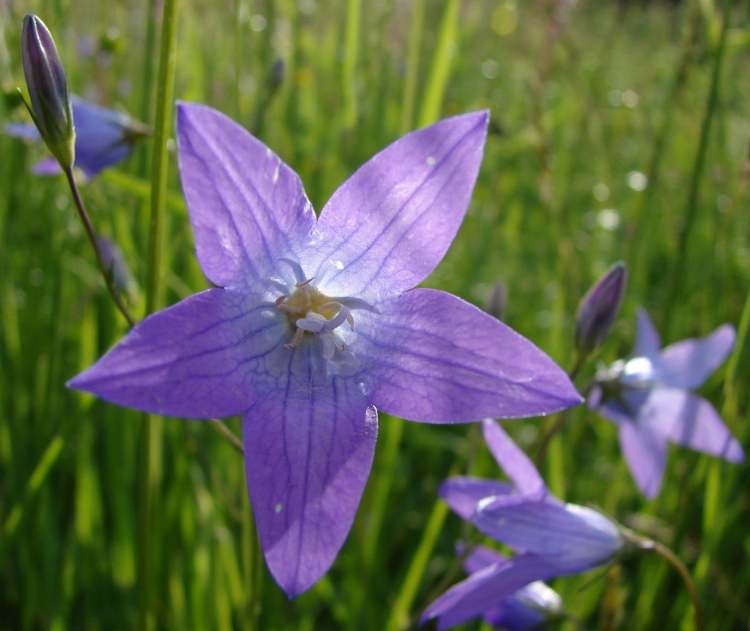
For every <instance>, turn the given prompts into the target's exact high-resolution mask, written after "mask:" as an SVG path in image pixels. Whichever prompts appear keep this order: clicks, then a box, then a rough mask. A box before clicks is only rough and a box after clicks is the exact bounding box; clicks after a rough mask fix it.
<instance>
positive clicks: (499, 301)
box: [487, 280, 508, 320]
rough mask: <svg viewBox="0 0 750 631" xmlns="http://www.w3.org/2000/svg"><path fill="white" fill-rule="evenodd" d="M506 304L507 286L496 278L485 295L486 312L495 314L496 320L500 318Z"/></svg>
mask: <svg viewBox="0 0 750 631" xmlns="http://www.w3.org/2000/svg"><path fill="white" fill-rule="evenodd" d="M507 304H508V288H507V287H506V286H505V283H504V282H503V281H501V280H496V281H495V284H494V285H492V287H491V289H490V291H489V294H488V296H487V313H489V314H490V315H493V316H495V317H496V318H497V319H498V320H502V319H503V313H505V307H506V305H507Z"/></svg>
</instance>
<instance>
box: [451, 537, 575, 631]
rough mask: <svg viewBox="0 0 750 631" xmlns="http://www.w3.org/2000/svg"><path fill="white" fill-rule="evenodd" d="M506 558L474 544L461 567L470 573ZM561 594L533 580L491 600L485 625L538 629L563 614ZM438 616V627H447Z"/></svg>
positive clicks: (513, 630) (512, 629) (511, 629)
mask: <svg viewBox="0 0 750 631" xmlns="http://www.w3.org/2000/svg"><path fill="white" fill-rule="evenodd" d="M507 562H508V559H507V557H505V556H503V555H501V554H500V553H498V552H495V550H492V549H491V548H488V547H486V546H477V547H476V548H474V550H473V551H472V552H471V554H469V555H468V556H467V557H466V559H465V560H464V569H465V570H466V571H467V572H468V573H469V574H474V573H475V572H479V571H481V570H484V569H485V568H487V567H489V566H491V565H502V564H505V563H507ZM564 615H565V614H564V611H563V606H562V600H561V598H560V595H559V594H558V593H557V592H556V591H555V590H554V589H552V588H551V587H549V586H548V585H546V584H545V583H543V582H542V581H534V582H533V583H529V584H528V585H526V586H525V587H522V588H521V589H519V590H518V591H516V592H514V593H512V594H511V595H510V596H507V597H506V598H502V599H500V600H498V601H496V602H495V603H493V604H492V605H491V606H490V607H489V608H488V609H487V610H486V611H485V612H484V613H483V614H482V617H483V618H484V620H485V622H487V624H490V625H492V626H493V627H496V628H502V629H507V630H508V631H526V630H527V629H534V628H538V627H539V626H540V625H543V624H544V623H545V622H551V621H553V620H557V619H560V618H562V617H563V616H564ZM448 626H450V625H448V624H446V625H444V624H442V620H441V619H438V628H440V629H443V628H447V627H448Z"/></svg>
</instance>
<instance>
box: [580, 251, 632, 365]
mask: <svg viewBox="0 0 750 631" xmlns="http://www.w3.org/2000/svg"><path fill="white" fill-rule="evenodd" d="M627 276H628V273H627V269H626V268H625V264H624V263H615V264H614V265H613V266H612V267H610V268H609V271H608V272H607V273H606V274H605V275H604V276H602V277H601V278H600V279H599V280H598V281H597V282H596V284H595V285H594V286H593V287H592V288H591V289H589V290H588V291H587V292H586V295H585V296H584V297H583V300H581V304H580V305H579V306H578V312H577V313H576V348H577V349H578V351H579V352H581V353H584V354H587V353H590V352H591V351H593V350H594V349H595V348H597V347H598V346H599V345H600V344H601V343H602V342H603V341H604V340H605V338H606V337H607V335H608V334H609V331H610V329H611V328H612V325H613V324H614V321H615V318H616V317H617V313H618V311H619V310H620V305H621V304H622V297H623V294H624V292H625V282H626V280H627Z"/></svg>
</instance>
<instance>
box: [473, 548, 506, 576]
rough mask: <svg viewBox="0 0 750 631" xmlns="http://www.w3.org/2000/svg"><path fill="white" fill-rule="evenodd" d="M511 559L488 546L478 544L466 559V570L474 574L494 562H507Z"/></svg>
mask: <svg viewBox="0 0 750 631" xmlns="http://www.w3.org/2000/svg"><path fill="white" fill-rule="evenodd" d="M509 560H510V559H508V557H506V556H503V555H502V554H500V553H499V552H496V551H495V550H493V549H492V548H488V547H487V546H476V547H475V548H474V549H473V550H472V551H471V554H469V555H468V556H467V557H466V559H465V560H464V570H466V572H467V573H469V574H473V573H474V572H478V571H479V570H482V569H484V568H486V567H487V566H488V565H493V564H494V563H507V562H508V561H509Z"/></svg>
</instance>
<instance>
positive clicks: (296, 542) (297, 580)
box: [243, 376, 377, 597]
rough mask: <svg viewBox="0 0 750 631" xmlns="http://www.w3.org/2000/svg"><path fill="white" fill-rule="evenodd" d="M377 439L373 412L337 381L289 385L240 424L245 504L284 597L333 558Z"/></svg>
mask: <svg viewBox="0 0 750 631" xmlns="http://www.w3.org/2000/svg"><path fill="white" fill-rule="evenodd" d="M310 378H311V379H312V376H311V377H310ZM310 385H312V384H310ZM376 435H377V412H376V411H375V409H374V408H372V407H370V408H368V407H367V402H366V401H365V400H364V398H363V396H362V393H361V392H360V390H359V388H358V387H357V386H356V384H355V383H354V382H353V381H345V380H341V379H333V380H329V381H328V383H327V385H325V386H318V385H316V386H315V387H314V388H312V387H311V388H309V389H305V388H304V387H298V386H297V385H295V384H294V383H293V380H292V379H291V378H290V379H288V380H287V382H286V384H285V389H284V390H282V391H281V392H279V393H277V394H276V395H275V396H268V397H263V398H261V399H259V401H258V403H257V404H256V405H255V406H254V407H253V408H251V410H250V411H249V412H248V414H247V416H246V417H245V421H244V423H243V438H244V443H245V466H246V471H247V484H248V490H249V493H250V501H251V503H252V506H253V512H254V515H255V520H256V524H257V527H258V533H259V535H260V541H261V545H262V547H263V551H264V552H265V556H266V562H267V563H268V568H269V570H270V571H271V574H273V576H274V578H275V579H276V581H277V582H278V583H279V585H281V587H282V588H283V589H284V591H286V593H287V594H288V595H289V597H293V596H296V595H297V594H300V593H301V592H304V591H305V590H306V589H308V588H309V587H310V586H311V585H312V584H313V583H315V582H316V581H317V580H318V579H319V578H320V577H321V576H322V575H323V574H325V572H326V571H327V570H328V568H329V567H330V565H331V563H333V560H334V559H335V558H336V555H337V554H338V551H339V549H340V548H341V546H342V544H343V543H344V540H345V539H346V536H347V534H348V532H349V529H350V528H351V525H352V521H353V519H354V514H355V512H356V510H357V506H358V505H359V501H360V497H361V496H362V491H363V489H364V486H365V483H366V482H367V477H368V476H369V474H370V467H371V465H372V458H373V453H374V449H375V438H376Z"/></svg>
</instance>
